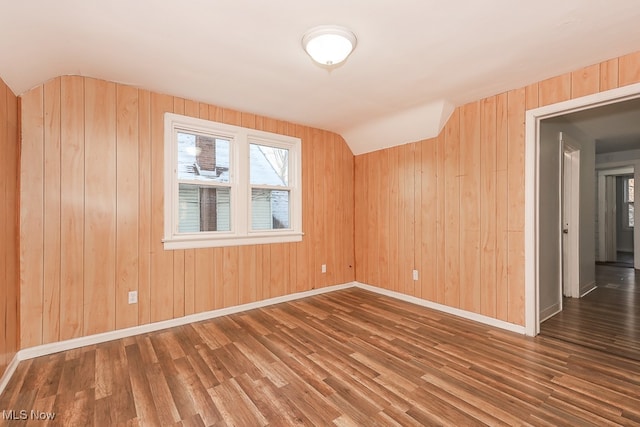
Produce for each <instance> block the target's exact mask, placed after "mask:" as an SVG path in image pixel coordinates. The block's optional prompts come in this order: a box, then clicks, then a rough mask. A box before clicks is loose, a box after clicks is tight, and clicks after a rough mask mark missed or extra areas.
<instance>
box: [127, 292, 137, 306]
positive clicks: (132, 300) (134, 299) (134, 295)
mask: <svg viewBox="0 0 640 427" xmlns="http://www.w3.org/2000/svg"><path fill="white" fill-rule="evenodd" d="M137 303H138V291H131V292H129V304H137Z"/></svg>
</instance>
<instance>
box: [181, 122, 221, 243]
mask: <svg viewBox="0 0 640 427" xmlns="http://www.w3.org/2000/svg"><path fill="white" fill-rule="evenodd" d="M230 144H231V142H230V141H229V140H226V139H221V138H213V137H207V136H202V135H197V134H193V133H187V132H178V200H179V201H178V231H179V232H180V233H193V232H199V231H229V230H231V210H230V208H231V206H230V203H231V191H230V188H229V183H230V180H229V154H230V152H229V148H230Z"/></svg>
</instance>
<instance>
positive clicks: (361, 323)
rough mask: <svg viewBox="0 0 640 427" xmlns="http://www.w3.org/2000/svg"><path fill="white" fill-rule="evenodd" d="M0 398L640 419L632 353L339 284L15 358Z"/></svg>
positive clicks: (254, 421) (363, 419)
mask: <svg viewBox="0 0 640 427" xmlns="http://www.w3.org/2000/svg"><path fill="white" fill-rule="evenodd" d="M0 409H2V410H4V411H5V413H7V412H6V411H10V410H14V411H20V410H25V411H31V410H32V409H33V410H36V411H38V412H44V413H55V414H56V417H55V419H54V420H53V421H38V422H33V421H30V422H31V423H32V425H64V426H75V425H77V426H85V425H100V426H102V425H150V426H158V425H184V426H203V425H207V426H221V425H238V426H261V425H274V426H278V425H314V426H324V425H339V426H351V425H358V426H364V425H366V426H373V425H381V426H392V425H409V426H422V425H456V426H462V425H464V426H466V425H483V424H486V425H549V426H550V425H553V426H558V425H571V426H577V425H580V426H584V425H599V426H600V425H640V362H638V361H634V360H629V359H626V358H622V357H618V356H615V355H614V356H612V355H606V354H604V353H602V352H600V351H595V350H592V349H589V348H585V347H581V346H577V345H574V344H572V343H568V342H565V341H561V340H557V339H554V338H549V337H544V336H542V337H536V338H528V337H524V336H521V335H518V334H514V333H509V332H506V331H502V330H498V329H495V328H491V327H488V326H485V325H481V324H478V323H474V322H470V321H466V320H463V319H459V318H456V317H453V316H449V315H446V314H443V313H440V312H436V311H432V310H429V309H425V308H422V307H418V306H415V305H412V304H408V303H405V302H402V301H397V300H394V299H391V298H388V297H384V296H380V295H377V294H373V293H370V292H367V291H364V290H360V289H348V290H344V291H339V292H334V293H330V294H325V295H320V296H314V297H311V298H307V299H303V300H298V301H294V302H290V303H284V304H279V305H275V306H271V307H267V308H263V309H257V310H252V311H249V312H245V313H241V314H236V315H231V316H226V317H221V318H217V319H213V320H209V321H205V322H200V323H194V324H190V325H186V326H182V327H178V328H173V329H168V330H164V331H158V332H154V333H150V334H145V335H139V336H136V337H130V338H126V339H122V340H117V341H112V342H108V343H103V344H99V345H94V346H89V347H85V348H82V349H77V350H73V351H68V352H64V353H58V354H54V355H50V356H46V357H41V358H38V359H33V360H28V361H24V362H22V363H21V364H20V365H19V367H18V369H17V371H16V373H15V375H14V377H13V378H12V380H11V382H10V384H9V385H8V388H7V389H6V391H5V393H4V394H3V395H2V396H0ZM18 413H19V412H18ZM4 423H5V424H6V425H19V424H25V425H26V424H27V421H22V422H18V421H4Z"/></svg>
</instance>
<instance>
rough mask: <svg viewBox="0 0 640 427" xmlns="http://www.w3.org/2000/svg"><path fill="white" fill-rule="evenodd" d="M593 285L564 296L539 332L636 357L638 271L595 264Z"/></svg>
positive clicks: (639, 344) (639, 355)
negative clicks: (591, 288)
mask: <svg viewBox="0 0 640 427" xmlns="http://www.w3.org/2000/svg"><path fill="white" fill-rule="evenodd" d="M596 285H597V288H596V289H595V290H594V291H592V292H591V293H589V294H587V295H585V296H584V297H583V298H580V299H576V298H564V299H563V309H562V311H561V312H560V313H558V314H556V315H555V316H553V317H552V318H550V319H549V320H547V321H545V322H544V323H542V325H541V326H540V333H541V334H542V335H545V336H548V337H553V338H557V339H561V340H564V341H568V342H572V343H575V344H578V345H582V346H586V347H589V348H592V349H595V350H601V351H604V352H607V353H609V354H616V355H619V356H623V357H628V358H631V359H636V360H640V271H638V270H635V269H633V268H621V267H616V266H613V265H597V266H596Z"/></svg>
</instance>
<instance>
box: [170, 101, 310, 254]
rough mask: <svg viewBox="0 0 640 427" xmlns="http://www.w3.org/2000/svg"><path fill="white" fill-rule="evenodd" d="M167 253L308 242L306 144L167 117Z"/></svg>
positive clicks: (199, 120) (287, 137) (274, 136)
mask: <svg viewBox="0 0 640 427" xmlns="http://www.w3.org/2000/svg"><path fill="white" fill-rule="evenodd" d="M165 158H166V159H169V160H170V161H169V162H167V163H166V165H165V236H164V240H163V241H164V246H165V249H185V248H191V247H214V246H230V245H243V244H259V243H276V242H293V241H300V240H302V188H301V186H302V176H301V168H300V166H301V141H300V139H299V138H293V137H289V136H285V135H279V134H273V133H269V132H262V131H257V130H252V129H247V128H242V127H238V126H231V125H226V124H222V123H216V122H211V121H207V120H201V119H195V118H191V117H186V116H180V115H176V114H171V113H167V114H166V115H165Z"/></svg>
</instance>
